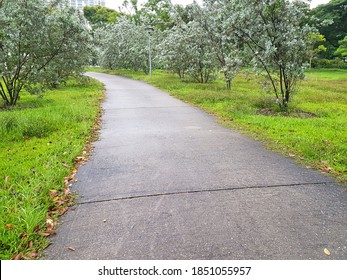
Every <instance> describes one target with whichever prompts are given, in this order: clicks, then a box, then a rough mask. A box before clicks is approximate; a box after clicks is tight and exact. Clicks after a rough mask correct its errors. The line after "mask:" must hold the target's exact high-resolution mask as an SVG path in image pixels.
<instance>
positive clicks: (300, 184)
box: [77, 182, 335, 205]
mask: <svg viewBox="0 0 347 280" xmlns="http://www.w3.org/2000/svg"><path fill="white" fill-rule="evenodd" d="M334 183H335V182H316V183H295V184H285V185H268V186H248V187H226V188H219V189H202V190H190V191H177V192H165V193H154V194H145V195H134V196H125V197H117V198H108V199H100V200H91V201H82V202H78V203H77V204H78V205H84V204H96V203H103V202H110V201H121V200H132V199H140V198H150V197H162V196H172V195H182V194H197V193H207V192H220V191H237V190H250V189H265V188H283V187H299V186H310V185H315V186H317V185H328V184H334Z"/></svg>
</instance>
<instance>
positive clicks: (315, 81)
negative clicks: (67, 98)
mask: <svg viewBox="0 0 347 280" xmlns="http://www.w3.org/2000/svg"><path fill="white" fill-rule="evenodd" d="M96 71H106V72H108V73H114V74H115V73H117V74H120V75H125V76H128V77H131V78H134V79H140V80H144V81H146V82H148V83H150V84H152V85H154V86H156V87H158V88H160V89H162V90H165V91H167V92H169V93H170V94H171V95H173V96H175V97H178V98H179V99H181V100H183V101H185V102H188V103H191V104H193V105H195V106H199V107H201V108H203V109H204V110H206V111H207V112H209V113H211V114H213V115H216V116H218V117H219V118H220V122H221V123H222V124H224V125H227V126H231V127H233V128H236V129H239V130H241V131H243V132H245V133H249V134H250V135H252V136H253V137H255V138H257V139H262V140H266V145H267V146H268V147H269V148H271V149H273V150H276V151H279V152H281V153H283V154H285V155H287V156H288V155H290V156H292V157H295V158H296V159H298V160H300V161H301V162H303V163H304V164H305V165H306V166H311V167H312V168H317V169H319V170H321V171H322V172H326V173H331V174H333V175H334V176H336V178H338V180H341V181H344V182H347V173H346V170H347V161H346V159H347V141H346V131H347V105H346V104H347V92H346V84H347V78H346V77H347V71H346V70H337V69H332V70H315V69H312V70H310V71H309V72H308V74H307V76H308V77H307V78H306V79H305V80H304V81H303V82H302V84H301V87H300V90H299V92H298V94H296V95H294V97H293V100H292V106H291V107H290V108H289V109H288V110H287V112H283V111H280V110H278V107H277V106H276V103H275V102H274V99H273V98H272V96H271V95H267V94H264V93H263V92H262V89H261V86H260V85H258V84H257V83H252V82H251V80H253V79H257V77H256V76H255V75H247V74H239V75H238V76H236V77H235V79H234V82H233V94H232V95H231V94H230V92H229V91H227V90H225V85H224V82H222V81H221V80H217V81H215V82H213V83H209V84H197V83H189V82H187V81H185V82H182V81H181V80H180V79H179V78H178V77H176V76H174V75H173V74H169V73H166V72H162V71H155V72H154V73H153V76H152V77H148V76H146V75H145V74H143V73H139V72H133V71H127V70H117V71H109V70H102V69H96ZM262 112H269V114H265V115H264V114H263V113H262Z"/></svg>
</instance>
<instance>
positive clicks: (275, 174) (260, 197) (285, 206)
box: [45, 73, 347, 259]
mask: <svg viewBox="0 0 347 280" xmlns="http://www.w3.org/2000/svg"><path fill="white" fill-rule="evenodd" d="M89 75H90V76H92V77H94V78H96V79H98V80H100V81H101V82H103V83H104V84H105V85H106V90H107V91H106V94H107V100H106V102H105V103H104V105H103V106H104V109H105V114H104V116H103V121H104V123H103V128H102V130H101V136H100V140H99V141H97V142H96V143H95V150H94V154H93V155H92V157H91V159H90V161H89V162H88V163H87V164H86V165H84V166H82V167H80V169H79V171H78V173H77V179H78V182H77V183H75V184H74V186H73V190H75V191H76V190H77V191H78V192H79V194H80V196H81V197H80V199H79V202H80V203H81V204H80V205H78V206H77V207H75V210H70V211H69V212H68V213H67V215H65V217H64V218H63V219H62V224H61V225H60V226H59V228H58V231H57V234H56V235H55V236H54V237H53V238H52V245H51V246H49V247H48V249H47V250H46V254H45V256H46V258H47V259H347V193H346V191H345V190H344V189H343V187H341V186H339V185H337V184H335V183H333V181H332V179H330V178H327V177H324V176H322V175H320V174H319V173H317V172H315V171H312V170H308V169H305V168H302V167H299V166H297V165H296V164H294V162H293V161H292V160H291V159H288V158H284V157H282V156H280V155H278V154H275V153H272V152H269V151H267V150H265V149H264V148H263V147H262V145H261V144H260V143H259V142H256V141H253V140H251V139H249V138H248V137H246V136H243V135H240V134H239V133H236V132H234V131H232V130H230V129H227V128H224V127H222V126H220V125H218V124H216V122H215V118H214V117H212V116H210V115H208V114H206V113H204V112H202V111H201V110H199V109H196V108H194V107H191V106H189V105H187V104H185V103H183V102H181V101H178V100H177V99H174V98H172V97H170V96H169V95H168V94H166V93H164V92H162V91H160V90H158V89H155V88H153V87H152V86H150V85H147V84H145V83H143V82H139V81H132V80H130V79H127V78H122V77H117V76H111V75H106V74H97V73H90V74H89ZM69 247H70V249H71V248H73V249H74V251H73V250H69V249H68V248H69ZM325 248H328V249H329V250H330V251H331V256H330V257H328V256H327V255H325V254H324V249H325Z"/></svg>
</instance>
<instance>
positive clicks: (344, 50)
mask: <svg viewBox="0 0 347 280" xmlns="http://www.w3.org/2000/svg"><path fill="white" fill-rule="evenodd" d="M339 44H340V45H339V47H338V49H337V50H336V52H335V55H337V56H341V57H343V58H344V59H345V61H346V62H347V36H346V37H345V38H344V39H343V40H340V41H339Z"/></svg>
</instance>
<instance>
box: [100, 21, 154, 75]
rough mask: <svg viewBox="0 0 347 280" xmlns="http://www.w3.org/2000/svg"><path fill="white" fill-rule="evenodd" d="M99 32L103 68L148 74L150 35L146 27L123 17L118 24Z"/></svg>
mask: <svg viewBox="0 0 347 280" xmlns="http://www.w3.org/2000/svg"><path fill="white" fill-rule="evenodd" d="M97 32H98V34H97V35H96V36H97V37H98V38H99V39H100V42H99V50H100V65H101V66H102V67H105V68H108V69H120V68H126V69H132V70H139V69H142V70H143V71H145V72H148V69H149V65H148V45H147V38H148V37H147V36H148V35H147V32H146V30H145V26H141V25H136V23H135V22H133V21H132V20H129V19H127V18H126V17H122V18H120V19H119V21H118V22H117V24H112V25H108V26H107V27H105V28H102V29H98V30H97Z"/></svg>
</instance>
